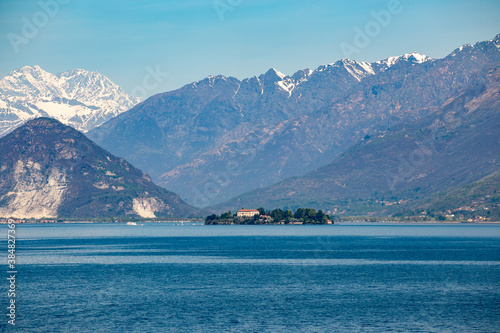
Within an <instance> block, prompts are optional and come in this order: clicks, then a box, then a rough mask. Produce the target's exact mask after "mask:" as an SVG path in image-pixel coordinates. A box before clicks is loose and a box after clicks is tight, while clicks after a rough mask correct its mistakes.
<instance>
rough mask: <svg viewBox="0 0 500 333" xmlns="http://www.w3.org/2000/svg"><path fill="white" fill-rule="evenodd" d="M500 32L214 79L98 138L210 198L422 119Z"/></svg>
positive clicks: (184, 192) (479, 63) (456, 88)
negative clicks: (432, 51) (453, 44)
mask: <svg viewBox="0 0 500 333" xmlns="http://www.w3.org/2000/svg"><path fill="white" fill-rule="evenodd" d="M499 45H500V36H497V37H496V38H495V39H494V40H491V41H486V42H481V43H478V44H476V45H474V46H464V47H461V48H459V49H457V50H455V51H454V52H453V53H452V54H450V55H449V56H448V57H446V58H444V59H438V60H432V59H429V58H428V57H425V56H422V55H419V54H416V53H413V54H407V55H404V56H400V57H394V58H389V59H386V60H384V61H379V62H375V63H360V62H355V61H352V60H347V59H344V60H341V61H338V62H336V63H334V64H330V65H327V66H321V67H319V68H318V69H317V70H315V71H310V70H301V71H298V72H297V73H296V74H294V75H292V76H285V75H283V74H281V73H279V72H278V71H276V70H270V71H268V72H267V73H266V74H263V75H261V76H259V77H258V78H257V77H255V78H251V79H246V80H243V81H238V80H237V79H234V78H225V77H222V76H218V77H209V78H207V79H205V80H203V81H200V82H196V83H193V84H191V85H188V86H186V87H183V88H181V89H179V90H177V91H174V92H169V93H165V94H160V95H157V96H153V97H152V98H150V99H148V100H147V101H145V102H143V103H141V104H139V105H138V106H136V107H135V108H133V109H132V110H130V111H129V112H126V113H124V114H122V115H120V116H118V117H116V118H115V119H112V120H111V121H109V122H107V123H106V124H104V125H102V126H100V127H99V128H97V129H96V130H94V131H91V132H90V133H89V136H90V137H91V138H92V139H93V140H96V142H98V143H100V144H102V145H103V146H104V147H106V148H107V149H109V150H110V151H112V152H114V153H117V154H119V155H121V156H126V157H127V159H129V160H131V161H132V162H133V163H134V164H137V165H138V166H140V167H142V168H143V169H145V170H147V171H148V173H150V174H151V175H152V176H153V179H155V181H156V182H158V183H159V184H161V185H162V186H165V187H168V188H172V189H175V191H176V192H178V193H179V194H180V195H181V196H182V197H183V198H185V199H186V200H187V201H188V202H190V203H193V204H195V205H197V206H206V205H209V204H214V203H218V202H222V201H224V200H227V199H229V198H230V197H232V196H235V195H238V194H240V193H243V192H245V191H248V190H252V189H255V188H259V187H264V186H268V185H271V184H273V183H276V182H278V181H280V180H282V179H285V178H288V177H291V176H297V175H302V174H304V173H306V172H308V171H311V170H313V169H315V168H318V167H320V166H322V165H325V164H327V163H329V162H331V161H332V160H333V159H334V158H336V157H337V156H338V155H339V154H340V153H341V152H342V151H344V150H345V149H346V148H347V147H349V146H350V145H352V144H354V143H355V142H357V141H358V140H360V139H361V138H363V137H364V136H365V135H366V134H367V133H370V132H373V131H374V130H380V129H387V128H388V127H392V126H394V124H397V123H399V122H401V121H407V120H414V119H420V118H422V117H425V116H426V115H428V114H430V113H432V112H434V111H436V110H437V109H438V108H439V107H440V105H442V104H443V103H444V102H445V101H446V100H447V99H448V98H450V97H452V96H456V94H458V92H460V91H462V90H463V89H464V88H465V87H467V85H469V84H470V82H472V81H473V80H474V79H475V78H476V77H477V75H478V73H479V72H480V70H481V69H482V68H484V67H485V66H490V65H492V64H494V63H496V62H498V61H500V51H499Z"/></svg>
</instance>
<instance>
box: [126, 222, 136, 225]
mask: <svg viewBox="0 0 500 333" xmlns="http://www.w3.org/2000/svg"><path fill="white" fill-rule="evenodd" d="M127 225H137V223H135V222H127Z"/></svg>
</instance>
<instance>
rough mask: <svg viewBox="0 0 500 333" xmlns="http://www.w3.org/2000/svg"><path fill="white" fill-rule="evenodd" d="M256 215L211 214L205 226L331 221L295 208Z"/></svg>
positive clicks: (323, 214)
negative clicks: (293, 209) (293, 210)
mask: <svg viewBox="0 0 500 333" xmlns="http://www.w3.org/2000/svg"><path fill="white" fill-rule="evenodd" d="M257 210H258V211H259V213H258V214H256V215H254V216H253V217H238V214H237V213H234V214H232V213H231V211H228V212H227V213H223V214H221V215H220V216H218V215H216V214H212V215H209V216H207V217H206V219H205V224H329V223H333V219H332V218H330V216H329V215H327V214H325V213H323V211H321V210H318V211H316V210H315V209H313V208H297V209H296V210H295V212H293V213H292V211H291V210H290V209H286V210H282V209H280V208H276V209H274V210H273V211H269V210H268V211H266V210H265V209H264V208H262V207H261V208H259V209H257Z"/></svg>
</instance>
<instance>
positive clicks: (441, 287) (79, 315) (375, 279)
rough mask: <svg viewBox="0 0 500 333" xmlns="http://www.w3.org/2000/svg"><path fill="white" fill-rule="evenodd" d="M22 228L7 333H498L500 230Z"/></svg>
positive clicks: (431, 227)
mask: <svg viewBox="0 0 500 333" xmlns="http://www.w3.org/2000/svg"><path fill="white" fill-rule="evenodd" d="M0 232H1V233H2V235H4V236H2V239H3V241H2V244H4V246H3V248H4V249H5V250H2V253H4V254H3V255H4V257H5V261H4V262H6V258H7V245H6V241H5V239H6V235H7V226H5V225H3V226H0ZM16 232H17V237H18V239H17V249H16V250H17V255H18V257H17V271H18V275H17V281H16V283H17V291H18V294H17V299H16V300H17V315H18V320H17V325H16V328H15V329H12V328H9V327H8V325H7V319H6V316H5V315H4V314H2V318H3V319H2V322H1V323H0V330H3V331H5V330H8V331H17V332H500V226H495V225H334V226H201V225H200V226H188V225H184V226H180V225H177V226H176V225H171V224H167V223H165V224H144V225H138V226H126V225H124V224H113V225H106V224H61V225H54V224H52V225H17V227H16ZM4 267H5V269H4V271H5V275H7V266H6V265H4ZM4 281H5V280H4ZM1 286H4V287H1ZM0 288H3V289H4V290H5V292H4V291H1V290H0V293H1V295H2V298H1V299H0V300H1V301H2V308H3V309H6V306H7V301H8V300H7V296H6V295H7V289H8V282H4V283H3V284H1V285H0ZM4 312H5V313H7V310H4Z"/></svg>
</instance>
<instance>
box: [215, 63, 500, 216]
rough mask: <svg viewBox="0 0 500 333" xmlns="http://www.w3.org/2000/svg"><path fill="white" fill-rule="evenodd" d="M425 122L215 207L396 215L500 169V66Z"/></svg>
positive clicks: (368, 141) (403, 126) (382, 134)
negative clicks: (301, 208) (302, 208)
mask: <svg viewBox="0 0 500 333" xmlns="http://www.w3.org/2000/svg"><path fill="white" fill-rule="evenodd" d="M482 76H483V78H481V77H479V78H477V79H476V80H475V82H474V83H473V84H471V85H470V86H469V88H468V89H467V90H466V91H465V92H463V93H462V94H460V95H459V96H457V97H455V98H452V99H450V100H448V101H447V102H446V103H445V104H444V105H443V106H442V107H441V108H440V109H439V110H438V111H437V112H435V113H433V114H431V115H429V116H427V117H424V118H423V119H421V120H416V121H411V122H406V123H404V124H401V125H399V126H396V127H394V128H393V129H391V130H390V131H382V132H379V133H378V134H374V135H373V137H366V140H364V141H362V142H360V143H359V144H357V145H355V146H354V147H352V148H351V149H349V150H347V151H346V152H345V153H344V154H342V156H340V157H339V158H337V159H336V160H335V161H334V162H332V163H331V164H328V165H326V166H324V167H321V168H319V169H317V170H315V171H312V172H310V173H308V174H307V175H305V176H303V177H297V178H291V179H287V180H285V181H283V182H281V183H278V184H276V185H274V186H271V187H268V188H263V189H258V190H255V191H252V192H249V193H246V194H244V195H242V196H239V197H237V198H235V199H232V200H230V201H229V202H227V203H224V204H222V205H217V206H215V207H213V208H214V210H216V211H225V210H228V209H236V208H241V207H243V206H244V207H259V206H265V207H283V206H289V207H292V206H303V205H307V206H314V207H317V208H322V209H325V210H328V211H332V212H337V211H344V210H345V211H346V213H348V214H356V213H363V214H364V213H376V214H381V213H388V212H394V211H396V210H397V209H399V207H400V206H401V205H403V206H405V207H411V206H413V205H416V204H418V202H420V201H421V200H422V199H425V198H427V197H428V196H430V195H432V194H433V193H437V192H440V191H444V190H449V189H451V188H456V187H460V186H464V185H467V184H470V183H472V182H474V181H477V180H478V179H481V178H483V177H485V176H487V175H489V174H491V173H493V172H496V171H497V170H499V169H500V149H499V147H500V131H499V128H500V70H499V67H498V65H497V66H496V67H494V68H492V69H488V70H485V71H483V75H482Z"/></svg>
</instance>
